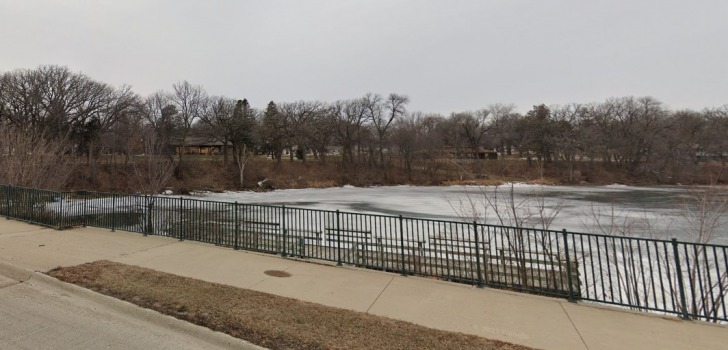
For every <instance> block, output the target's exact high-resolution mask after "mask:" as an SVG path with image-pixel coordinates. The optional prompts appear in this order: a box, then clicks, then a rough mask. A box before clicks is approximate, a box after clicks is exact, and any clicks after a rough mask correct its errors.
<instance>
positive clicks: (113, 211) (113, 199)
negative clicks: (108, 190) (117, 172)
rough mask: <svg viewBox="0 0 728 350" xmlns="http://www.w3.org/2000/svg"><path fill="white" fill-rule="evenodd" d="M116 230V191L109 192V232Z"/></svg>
mask: <svg viewBox="0 0 728 350" xmlns="http://www.w3.org/2000/svg"><path fill="white" fill-rule="evenodd" d="M114 231H116V193H112V194H111V232H114Z"/></svg>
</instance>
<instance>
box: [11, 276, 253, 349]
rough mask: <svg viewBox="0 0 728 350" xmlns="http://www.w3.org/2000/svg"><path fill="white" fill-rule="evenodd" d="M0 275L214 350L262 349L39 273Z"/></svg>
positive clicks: (223, 334) (226, 335)
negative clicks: (66, 295)
mask: <svg viewBox="0 0 728 350" xmlns="http://www.w3.org/2000/svg"><path fill="white" fill-rule="evenodd" d="M0 274H2V275H4V276H7V277H10V278H12V279H16V280H19V281H20V282H22V283H31V284H38V285H42V286H44V287H47V288H49V289H60V290H63V291H65V292H67V293H72V294H74V295H76V296H79V297H82V298H84V299H87V300H91V301H93V302H95V303H98V304H101V305H104V306H106V307H108V308H110V309H112V310H114V311H116V312H119V313H123V314H125V315H128V316H131V317H134V318H137V319H140V320H144V321H148V322H152V323H155V324H158V325H161V326H164V327H167V328H169V329H172V330H174V331H177V332H183V333H186V334H189V335H190V336H193V337H195V338H197V339H200V340H202V341H205V342H207V343H210V344H211V345H214V346H217V347H221V348H228V349H246V350H261V349H266V348H263V347H260V346H258V345H255V344H252V343H249V342H247V341H245V340H242V339H238V338H235V337H232V336H230V335H228V334H225V333H220V332H216V331H213V330H211V329H209V328H205V327H202V326H198V325H195V324H192V323H189V322H186V321H182V320H179V319H176V318H174V317H172V316H168V315H164V314H161V313H159V312H157V311H154V310H150V309H145V308H142V307H139V306H137V305H134V304H132V303H129V302H126V301H123V300H119V299H116V298H113V297H110V296H107V295H103V294H100V293H97V292H94V291H92V290H89V289H86V288H82V287H79V286H77V285H74V284H70V283H66V282H63V281H60V280H58V279H56V278H53V277H51V276H48V275H46V274H44V273H42V272H38V271H30V270H27V269H23V268H21V267H17V266H13V265H11V264H7V263H4V262H0Z"/></svg>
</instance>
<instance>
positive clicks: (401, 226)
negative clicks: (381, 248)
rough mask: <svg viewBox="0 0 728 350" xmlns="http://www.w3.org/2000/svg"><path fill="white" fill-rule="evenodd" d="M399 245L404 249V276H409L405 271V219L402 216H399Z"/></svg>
mask: <svg viewBox="0 0 728 350" xmlns="http://www.w3.org/2000/svg"><path fill="white" fill-rule="evenodd" d="M399 245H400V248H401V249H402V259H401V260H402V276H407V273H406V272H407V271H406V269H405V265H404V264H405V259H404V254H405V250H404V219H403V218H402V215H400V216H399Z"/></svg>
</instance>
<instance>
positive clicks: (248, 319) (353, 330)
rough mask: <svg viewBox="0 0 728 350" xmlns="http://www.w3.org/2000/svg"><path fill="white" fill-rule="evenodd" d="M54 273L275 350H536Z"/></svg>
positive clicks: (167, 279)
mask: <svg viewBox="0 0 728 350" xmlns="http://www.w3.org/2000/svg"><path fill="white" fill-rule="evenodd" d="M48 274H49V275H51V276H53V277H55V278H57V279H59V280H62V281H65V282H68V283H73V284H76V285H79V286H82V287H85V288H88V289H91V290H94V291H96V292H99V293H102V294H106V295H109V296H112V297H115V298H118V299H121V300H125V301H128V302H130V303H133V304H136V305H138V306H141V307H144V308H149V309H153V310H156V311H158V312H160V313H163V314H167V315H170V316H174V317H176V318H178V319H182V320H185V321H188V322H191V323H194V324H197V325H200V326H204V327H208V328H210V329H212V330H215V331H218V332H223V333H227V334H230V335H232V336H233V337H237V338H240V339H244V340H247V341H249V342H251V343H254V344H257V345H260V346H264V347H267V348H271V349H502V350H506V349H507V350H520V349H530V348H528V347H524V346H520V345H514V344H510V343H505V342H501V341H496V340H489V339H485V338H481V337H478V336H474V335H467V334H462V333H455V332H447V331H441V330H435V329H431V328H427V327H424V326H419V325H415V324H413V323H410V322H404V321H397V320H393V319H389V318H386V317H380V316H374V315H369V314H365V313H361V312H357V311H350V310H344V309H338V308H334V307H329V306H323V305H319V304H315V303H310V302H305V301H300V300H296V299H291V298H286V297H280V296H276V295H271V294H266V293H261V292H256V291H251V290H247V289H241V288H236V287H232V286H227V285H222V284H217V283H211V282H205V281H201V280H196V279H192V278H187V277H181V276H177V275H172V274H168V273H163V272H158V271H154V270H150V269H146V268H142V267H137V266H132V265H125V264H120V263H115V262H110V261H105V260H102V261H96V262H92V263H87V264H82V265H78V266H72V267H62V268H56V269H54V270H51V271H49V273H48ZM423 307H427V306H426V305H423Z"/></svg>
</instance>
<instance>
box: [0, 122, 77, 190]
mask: <svg viewBox="0 0 728 350" xmlns="http://www.w3.org/2000/svg"><path fill="white" fill-rule="evenodd" d="M70 149H71V144H70V142H69V141H68V139H67V138H65V139H59V138H48V137H47V136H46V135H45V134H44V133H43V132H41V131H37V130H23V129H20V128H18V127H16V126H8V125H5V126H3V125H1V124H0V183H6V184H9V185H14V186H23V187H32V188H43V189H52V190H58V189H61V188H62V187H63V186H64V185H65V184H66V182H67V180H68V178H69V176H70V174H71V172H72V170H73V167H74V162H73V160H72V159H71V158H70V157H69V156H68V152H69V151H70Z"/></svg>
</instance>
